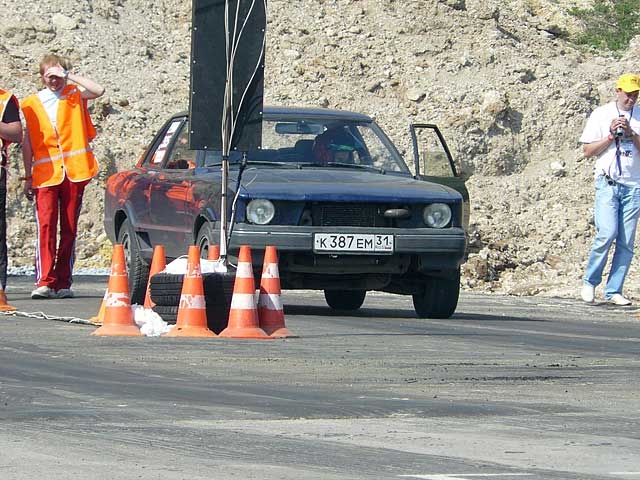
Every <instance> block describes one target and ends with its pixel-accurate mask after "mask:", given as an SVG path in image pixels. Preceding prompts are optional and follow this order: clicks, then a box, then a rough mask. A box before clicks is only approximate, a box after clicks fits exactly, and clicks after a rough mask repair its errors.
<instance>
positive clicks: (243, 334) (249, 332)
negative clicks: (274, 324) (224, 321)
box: [218, 327, 272, 340]
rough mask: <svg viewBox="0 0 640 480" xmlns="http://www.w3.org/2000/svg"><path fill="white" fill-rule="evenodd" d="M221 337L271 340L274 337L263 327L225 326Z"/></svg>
mask: <svg viewBox="0 0 640 480" xmlns="http://www.w3.org/2000/svg"><path fill="white" fill-rule="evenodd" d="M218 336H219V337H224V338H257V339H264V340H269V339H272V337H270V336H269V335H267V333H266V332H265V331H264V330H262V329H261V328H257V327H236V328H233V327H232V328H225V329H224V330H223V331H221V332H220V335H218Z"/></svg>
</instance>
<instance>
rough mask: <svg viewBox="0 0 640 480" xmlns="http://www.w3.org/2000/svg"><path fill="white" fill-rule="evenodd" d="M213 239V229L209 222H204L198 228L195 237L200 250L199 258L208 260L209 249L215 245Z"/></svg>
mask: <svg viewBox="0 0 640 480" xmlns="http://www.w3.org/2000/svg"><path fill="white" fill-rule="evenodd" d="M213 239H214V235H213V228H212V227H211V224H210V223H209V222H206V223H205V224H203V225H202V226H201V227H200V230H198V236H197V237H196V245H197V246H198V247H199V248H200V257H201V258H209V247H211V246H212V245H216V243H215V242H214V241H213Z"/></svg>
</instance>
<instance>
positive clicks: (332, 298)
mask: <svg viewBox="0 0 640 480" xmlns="http://www.w3.org/2000/svg"><path fill="white" fill-rule="evenodd" d="M366 296H367V291H366V290H325V291H324V299H325V300H326V302H327V305H329V306H330V307H331V308H333V309H334V310H358V309H359V308H360V307H361V306H362V304H363V303H364V297H366Z"/></svg>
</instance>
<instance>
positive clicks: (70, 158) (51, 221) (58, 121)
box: [21, 54, 104, 299]
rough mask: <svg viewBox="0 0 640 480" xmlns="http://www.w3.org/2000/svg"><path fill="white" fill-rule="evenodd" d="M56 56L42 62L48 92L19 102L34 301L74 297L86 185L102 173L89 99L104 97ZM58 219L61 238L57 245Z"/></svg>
mask: <svg viewBox="0 0 640 480" xmlns="http://www.w3.org/2000/svg"><path fill="white" fill-rule="evenodd" d="M70 69H71V65H70V63H69V61H68V60H67V59H65V58H62V57H59V56H58V55H54V54H49V55H46V56H45V57H44V58H43V59H42V61H41V62H40V76H41V78H42V83H43V84H44V87H45V88H43V89H42V90H40V91H38V93H35V94H33V95H30V96H29V97H27V98H25V99H24V100H23V101H22V102H21V108H22V113H23V115H24V119H25V122H26V129H25V135H24V140H23V147H22V156H23V162H24V169H25V180H26V181H25V188H24V192H25V195H26V196H27V198H29V199H34V200H35V207H36V221H37V226H38V239H37V248H36V288H35V290H33V292H31V298H34V299H38V298H71V297H73V291H72V290H71V283H72V272H73V263H74V260H75V241H76V235H77V228H78V217H79V216H80V208H81V207H82V196H83V194H84V189H85V187H86V185H87V184H88V183H89V182H90V181H91V179H92V178H93V177H94V176H95V175H96V174H97V173H98V162H97V161H96V159H95V157H94V155H93V151H92V149H91V145H90V142H91V140H92V139H93V138H94V137H95V135H96V131H95V128H94V127H93V124H92V122H91V118H90V117H89V112H88V110H87V100H90V99H94V98H98V97H100V96H102V95H103V94H104V88H103V87H102V86H101V85H99V84H98V83H96V82H94V81H93V80H90V79H88V78H86V77H83V76H81V75H78V74H75V73H71V72H70ZM58 218H59V219H60V238H59V241H58V242H59V243H58V242H57V229H58Z"/></svg>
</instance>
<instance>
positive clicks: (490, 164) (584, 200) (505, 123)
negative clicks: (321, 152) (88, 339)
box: [0, 0, 640, 299]
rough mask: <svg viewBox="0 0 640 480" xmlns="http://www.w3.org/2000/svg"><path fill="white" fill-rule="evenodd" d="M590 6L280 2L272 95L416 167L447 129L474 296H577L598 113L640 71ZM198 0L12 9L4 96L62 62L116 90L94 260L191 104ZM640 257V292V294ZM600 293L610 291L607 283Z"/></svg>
mask: <svg viewBox="0 0 640 480" xmlns="http://www.w3.org/2000/svg"><path fill="white" fill-rule="evenodd" d="M588 4H589V1H583V2H575V1H573V2H569V1H559V0H556V1H554V0H514V1H496V0H440V1H437V0H402V1H394V0H305V1H300V0H298V1H293V2H291V1H283V0H269V2H268V26H267V62H266V70H265V97H266V100H265V101H266V103H268V104H275V105H287V104H296V105H310V106H326V107H336V108H346V109H351V110H358V111H363V112H365V113H368V114H370V115H372V116H374V117H375V118H376V119H377V120H378V122H379V123H380V124H381V125H382V126H383V127H384V128H385V129H386V130H387V131H388V132H389V133H390V134H391V136H392V138H393V139H394V141H395V142H396V143H397V144H398V145H399V146H400V147H401V149H403V150H404V151H405V152H406V153H407V154H408V155H407V157H410V156H411V155H409V154H410V139H409V135H408V129H407V126H408V124H409V123H410V122H434V123H438V124H439V125H440V127H441V128H442V130H443V132H444V134H445V137H446V138H447V140H448V142H449V144H450V146H451V148H452V151H453V153H454V155H455V157H456V160H457V162H458V163H459V166H460V169H461V170H462V171H463V172H464V173H465V175H467V176H468V177H469V180H468V187H469V190H470V193H471V202H472V211H471V214H472V216H471V222H472V228H471V232H470V241H471V246H472V250H471V251H472V254H471V257H470V259H469V261H468V262H467V264H466V265H465V267H464V275H463V288H465V289H471V290H476V291H489V292H499V293H507V294H513V295H558V296H575V295H576V293H577V289H578V287H579V284H580V277H581V273H582V269H583V267H584V264H585V261H586V256H587V253H588V249H589V243H590V239H591V237H592V235H593V222H592V203H593V187H592V180H591V178H592V161H591V160H589V159H584V158H582V155H581V148H580V146H579V144H578V137H579V135H580V133H581V130H582V128H583V126H584V123H585V120H586V117H587V115H588V113H589V112H590V111H591V110H592V109H593V108H594V107H595V106H597V105H599V104H601V103H604V102H606V101H609V100H610V99H611V98H612V97H613V86H614V83H615V79H616V78H617V77H618V76H619V75H620V74H622V73H625V72H629V71H630V72H635V71H637V68H638V64H637V58H638V54H639V53H640V38H636V39H635V40H634V41H632V43H631V45H630V46H629V49H628V50H627V51H626V52H624V54H623V56H622V58H615V59H614V58H611V57H607V56H602V55H597V54H595V53H589V52H586V51H584V50H580V49H577V48H576V47H575V46H574V45H573V44H572V43H571V42H570V40H569V37H570V35H571V34H572V33H575V32H576V31H578V30H579V29H580V28H581V25H580V24H579V23H578V22H576V20H575V19H574V18H573V17H571V16H570V15H568V14H567V8H568V7H569V6H572V5H580V6H585V5H588ZM190 21H191V4H190V2H184V1H181V0H158V1H155V2H149V1H143V0H81V1H70V0H50V1H48V2H36V3H33V2H15V3H14V4H12V5H11V7H10V8H5V9H2V10H1V11H0V33H1V36H2V39H3V42H2V45H0V52H1V53H2V54H3V57H4V59H5V62H4V63H5V65H4V68H3V69H2V70H1V71H0V86H2V87H3V88H5V89H8V90H12V91H13V92H14V93H16V95H18V96H19V97H24V96H26V95H28V94H30V93H32V92H34V91H35V90H36V89H37V88H39V86H40V85H39V80H38V76H37V64H38V61H39V59H40V58H41V57H42V56H43V55H44V54H45V53H47V52H50V51H53V52H56V53H59V54H63V55H66V56H69V57H70V58H71V59H72V61H73V62H74V64H75V70H76V71H78V72H80V73H82V74H85V75H87V76H90V77H92V78H94V79H96V80H98V81H99V82H100V83H102V84H103V85H104V86H105V87H106V88H107V94H106V95H105V96H104V97H102V98H101V99H99V100H97V101H95V102H93V105H92V106H91V111H92V113H93V117H94V120H95V121H96V123H97V126H98V129H99V136H98V138H97V139H96V140H95V142H94V148H95V151H96V153H97V156H98V158H99V161H100V163H101V166H102V171H101V174H100V176H99V178H98V180H97V181H95V182H93V183H92V184H91V186H90V188H89V191H88V192H87V194H86V197H85V202H84V209H83V213H82V216H81V228H80V232H81V233H80V235H79V238H78V245H77V257H78V259H77V266H80V267H82V266H96V265H97V266H106V265H108V264H109V262H110V255H111V245H110V244H109V243H108V241H107V240H106V238H105V236H104V234H103V231H102V192H103V186H104V180H105V178H106V177H107V176H108V175H109V174H111V173H112V172H114V171H116V170H117V169H124V168H128V167H130V166H132V165H133V164H134V163H135V161H136V160H137V158H138V156H139V155H140V153H141V152H142V150H143V148H144V147H145V145H146V143H147V142H148V141H149V140H150V138H151V136H152V134H153V132H154V131H155V130H156V129H157V128H158V127H159V126H160V125H161V124H162V123H163V122H164V120H165V119H166V117H167V115H168V114H170V113H173V112H175V111H177V110H181V109H186V108H187V106H188V85H189V51H190ZM19 153H20V152H19V151H18V150H17V149H16V150H14V152H13V155H12V158H13V161H12V164H11V166H10V168H9V173H10V180H9V194H8V215H9V218H10V226H9V243H10V248H11V263H12V265H13V266H21V265H30V264H32V262H33V248H34V239H35V223H34V221H33V211H32V206H31V205H30V204H29V202H27V201H26V200H25V199H24V197H23V195H22V194H21V188H22V186H21V183H20V181H19V180H18V177H19V176H20V174H21V172H20V168H19V167H20V166H21V159H20V154H19ZM637 263H638V260H636V261H634V264H633V267H632V271H631V273H630V276H629V278H628V282H627V293H628V294H629V296H631V297H632V298H636V299H640V284H639V283H638V280H639V279H640V272H639V271H638V267H637ZM597 293H600V290H598V292H597Z"/></svg>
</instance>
